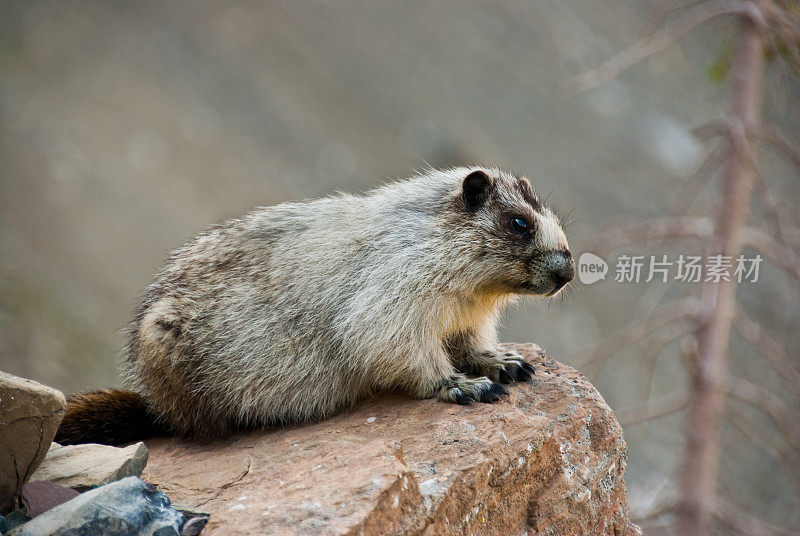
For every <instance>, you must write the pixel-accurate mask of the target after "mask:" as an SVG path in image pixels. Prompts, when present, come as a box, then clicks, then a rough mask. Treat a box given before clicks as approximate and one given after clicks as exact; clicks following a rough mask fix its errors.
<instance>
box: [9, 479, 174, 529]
mask: <svg viewBox="0 0 800 536" xmlns="http://www.w3.org/2000/svg"><path fill="white" fill-rule="evenodd" d="M184 523H185V517H184V515H183V514H181V513H180V512H178V511H177V510H175V509H174V508H172V506H171V505H170V501H169V498H167V496H166V495H164V494H163V493H161V492H160V491H154V490H153V489H152V488H150V487H148V485H147V484H146V483H145V482H144V481H143V480H141V479H140V478H137V477H135V476H132V477H128V478H124V479H122V480H120V481H118V482H112V483H111V484H106V485H105V486H101V487H99V488H96V489H93V490H90V491H87V492H86V493H83V494H81V495H79V496H78V497H75V498H74V499H72V500H71V501H67V502H65V503H64V504H61V505H59V506H56V507H55V508H53V509H52V510H48V511H47V512H45V513H44V514H42V515H40V516H39V517H37V518H35V519H33V520H31V521H29V522H27V523H25V524H24V525H22V526H19V527H17V528H15V529H13V530H11V531H10V532H8V533H7V534H6V535H5V536H56V535H60V536H139V535H141V536H178V535H179V534H180V533H181V528H182V527H183V524H184Z"/></svg>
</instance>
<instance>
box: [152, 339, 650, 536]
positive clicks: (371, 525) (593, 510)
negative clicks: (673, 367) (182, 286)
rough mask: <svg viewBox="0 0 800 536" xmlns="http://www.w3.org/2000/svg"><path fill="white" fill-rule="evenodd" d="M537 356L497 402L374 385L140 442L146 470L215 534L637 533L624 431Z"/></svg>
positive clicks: (585, 388)
mask: <svg viewBox="0 0 800 536" xmlns="http://www.w3.org/2000/svg"><path fill="white" fill-rule="evenodd" d="M513 348H514V349H516V350H517V351H519V352H520V353H522V354H523V355H525V356H526V357H527V358H528V359H529V361H531V362H532V363H534V365H535V366H536V367H537V374H536V376H535V378H534V380H533V381H532V382H530V383H522V384H518V385H513V386H511V387H510V389H509V390H510V392H511V396H510V397H507V398H504V399H503V400H502V401H501V402H498V403H495V404H473V405H471V406H467V407H464V406H456V405H451V404H444V403H441V402H437V401H435V400H412V399H410V398H407V397H404V396H400V395H380V396H377V397H375V398H374V399H371V400H369V401H367V402H365V403H364V404H362V405H361V406H360V407H359V408H358V409H356V410H354V411H351V412H349V413H347V414H344V415H340V416H338V417H335V418H333V419H330V420H327V421H324V422H321V423H316V424H311V425H305V426H296V427H291V428H284V429H280V430H273V431H268V432H261V433H251V434H246V435H239V436H237V437H234V438H231V439H230V440H228V441H225V442H221V443H215V444H212V445H193V444H188V443H182V442H179V441H175V440H167V439H156V440H152V441H149V442H148V448H149V449H150V462H149V465H148V466H147V468H146V469H145V471H144V474H143V478H145V479H146V480H149V481H151V482H154V483H156V484H157V485H158V486H159V488H160V489H162V490H163V491H165V492H166V493H167V494H168V495H169V496H170V497H171V498H172V500H173V502H174V503H175V504H177V505H180V506H185V507H191V508H194V509H198V510H202V511H206V512H209V513H211V518H210V520H209V522H208V525H207V526H206V528H205V530H204V531H203V535H204V536H209V535H210V536H213V535H215V534H219V535H222V534H225V535H228V534H242V535H245V534H247V535H250V534H282V535H283V534H298V535H299V534H303V535H316V534H320V535H323V534H325V535H340V534H341V535H360V534H363V535H367V536H373V535H390V534H397V535H399V534H408V535H425V536H433V535H463V534H474V535H484V534H485V535H503V536H508V535H513V534H523V533H525V532H527V533H528V534H548V535H559V534H564V535H566V534H593V535H606V534H607V535H615V536H627V535H631V536H633V535H637V534H640V532H639V529H638V528H637V527H636V526H635V525H633V524H632V523H631V522H630V521H629V519H628V502H627V497H626V494H625V482H624V480H623V477H624V473H625V461H626V456H625V442H624V441H623V439H622V429H621V428H620V426H619V423H618V422H617V420H616V418H615V417H614V414H613V413H612V412H611V410H610V408H609V407H608V406H607V405H606V403H605V401H603V399H602V397H601V396H600V395H599V394H598V393H597V391H596V390H595V389H594V387H592V385H591V384H590V383H589V382H588V381H587V380H586V379H585V378H584V377H583V376H581V375H580V374H579V373H578V372H576V371H575V370H573V369H571V368H568V367H566V366H564V365H561V364H559V363H556V362H554V361H552V360H551V359H550V358H549V357H548V356H547V355H546V354H544V352H543V351H542V350H541V349H540V348H539V347H537V346H535V345H519V346H513Z"/></svg>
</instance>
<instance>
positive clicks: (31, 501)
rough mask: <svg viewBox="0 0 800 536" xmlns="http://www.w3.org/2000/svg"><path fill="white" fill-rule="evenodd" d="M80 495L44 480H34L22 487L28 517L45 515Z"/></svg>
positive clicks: (23, 501) (23, 502)
mask: <svg viewBox="0 0 800 536" xmlns="http://www.w3.org/2000/svg"><path fill="white" fill-rule="evenodd" d="M78 495H80V493H78V492H77V491H75V490H74V489H72V488H68V487H66V486H62V485H60V484H55V483H53V482H45V481H44V480H32V481H30V482H28V483H27V484H25V485H24V486H22V504H23V505H24V506H25V513H26V514H28V517H36V516H38V515H40V514H43V513H44V512H47V511H48V510H50V509H51V508H55V507H56V506H58V505H59V504H64V503H65V502H67V501H69V500H70V499H74V498H75V497H77V496H78Z"/></svg>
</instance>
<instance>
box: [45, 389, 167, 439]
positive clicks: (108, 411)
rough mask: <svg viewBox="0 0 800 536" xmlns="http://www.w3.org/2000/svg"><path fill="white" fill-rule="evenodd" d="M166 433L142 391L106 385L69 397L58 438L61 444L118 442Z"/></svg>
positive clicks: (57, 434) (57, 433)
mask: <svg viewBox="0 0 800 536" xmlns="http://www.w3.org/2000/svg"><path fill="white" fill-rule="evenodd" d="M166 433H167V431H166V430H165V429H164V428H162V427H161V426H159V425H157V424H156V423H155V422H154V420H153V417H152V416H151V413H150V410H149V409H148V407H147V405H146V404H145V402H144V399H143V398H142V397H141V395H139V394H138V393H135V392H133V391H126V390H123V389H105V390H102V391H91V392H87V393H78V394H75V395H72V396H70V397H69V398H68V399H67V410H66V412H65V414H64V419H63V420H62V421H61V426H60V427H59V429H58V432H56V437H55V441H56V442H57V443H60V444H62V445H77V444H79V443H102V444H104V445H117V446H119V445H126V444H128V443H133V442H134V441H139V440H141V439H146V438H149V437H153V436H158V435H166Z"/></svg>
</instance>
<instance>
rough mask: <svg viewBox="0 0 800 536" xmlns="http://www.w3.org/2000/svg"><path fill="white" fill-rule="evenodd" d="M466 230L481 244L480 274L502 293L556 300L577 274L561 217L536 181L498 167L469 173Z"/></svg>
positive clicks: (464, 189)
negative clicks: (549, 205)
mask: <svg viewBox="0 0 800 536" xmlns="http://www.w3.org/2000/svg"><path fill="white" fill-rule="evenodd" d="M463 177H464V178H463V181H462V183H461V192H460V195H458V198H457V199H456V203H458V204H460V209H461V210H460V211H459V212H460V213H461V214H460V218H461V223H462V227H461V228H462V229H463V230H464V231H466V233H467V236H466V237H465V238H467V239H468V240H469V241H470V242H471V243H473V244H475V243H476V242H478V243H480V251H479V252H478V254H477V257H476V259H475V260H474V261H473V263H472V265H473V267H474V268H476V269H477V270H479V271H480V274H478V272H477V270H476V272H474V273H475V276H476V277H478V278H479V280H480V281H482V282H484V283H485V284H486V285H487V286H489V287H491V288H495V289H497V290H499V291H501V292H511V293H515V294H535V295H542V296H554V295H555V294H556V293H557V292H558V291H559V290H561V289H562V288H563V287H564V286H565V285H566V284H567V283H569V282H570V281H571V280H572V278H573V277H574V275H575V263H574V262H573V260H572V255H571V254H570V251H569V245H568V244H567V238H566V237H565V236H564V230H563V229H562V226H561V221H560V220H559V218H558V217H557V216H556V215H555V214H554V213H553V212H552V211H551V210H550V209H549V208H547V207H545V206H544V204H543V203H542V202H541V201H540V200H539V198H538V197H537V196H536V193H535V192H534V189H533V187H532V186H531V183H530V182H528V180H527V179H525V178H520V177H515V176H513V175H511V174H509V173H506V172H504V171H501V170H497V169H482V168H471V169H466V170H464V175H463Z"/></svg>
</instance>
